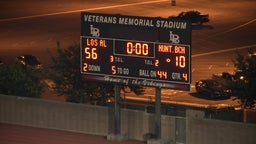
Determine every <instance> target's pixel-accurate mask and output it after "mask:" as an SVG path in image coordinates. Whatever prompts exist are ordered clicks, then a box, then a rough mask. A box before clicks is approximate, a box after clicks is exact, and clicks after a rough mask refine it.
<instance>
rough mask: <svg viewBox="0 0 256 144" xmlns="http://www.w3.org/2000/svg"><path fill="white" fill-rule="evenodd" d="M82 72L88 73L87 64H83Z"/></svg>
mask: <svg viewBox="0 0 256 144" xmlns="http://www.w3.org/2000/svg"><path fill="white" fill-rule="evenodd" d="M83 71H85V72H87V71H88V64H87V63H84V66H83Z"/></svg>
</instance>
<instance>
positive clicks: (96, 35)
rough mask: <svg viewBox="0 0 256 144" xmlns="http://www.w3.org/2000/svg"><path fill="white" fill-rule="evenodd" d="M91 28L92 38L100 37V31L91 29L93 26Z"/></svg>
mask: <svg viewBox="0 0 256 144" xmlns="http://www.w3.org/2000/svg"><path fill="white" fill-rule="evenodd" d="M90 26H91V34H92V36H93V37H99V36H100V29H98V28H95V27H93V25H90Z"/></svg>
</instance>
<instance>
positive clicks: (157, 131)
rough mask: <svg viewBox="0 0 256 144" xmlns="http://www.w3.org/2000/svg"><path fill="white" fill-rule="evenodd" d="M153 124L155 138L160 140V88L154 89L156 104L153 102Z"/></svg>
mask: <svg viewBox="0 0 256 144" xmlns="http://www.w3.org/2000/svg"><path fill="white" fill-rule="evenodd" d="M155 112H156V114H155V124H156V138H157V139H161V88H160V87H156V102H155Z"/></svg>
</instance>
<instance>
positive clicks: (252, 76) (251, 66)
mask: <svg viewBox="0 0 256 144" xmlns="http://www.w3.org/2000/svg"><path fill="white" fill-rule="evenodd" d="M255 54H256V51H255V50H254V49H249V50H248V55H241V54H240V53H237V58H236V59H235V60H233V63H234V65H235V67H236V77H237V79H236V80H235V82H234V86H233V91H234V94H235V95H236V96H237V98H238V99H240V101H241V106H242V107H243V108H251V107H253V106H254V104H255V101H256V55H255Z"/></svg>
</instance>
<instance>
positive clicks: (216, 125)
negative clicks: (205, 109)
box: [186, 110, 256, 144]
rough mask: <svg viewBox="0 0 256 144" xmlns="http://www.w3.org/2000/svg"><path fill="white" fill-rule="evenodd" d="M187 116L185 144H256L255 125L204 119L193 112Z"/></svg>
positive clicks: (188, 112) (190, 111) (199, 113)
mask: <svg viewBox="0 0 256 144" xmlns="http://www.w3.org/2000/svg"><path fill="white" fill-rule="evenodd" d="M196 113H198V114H196ZM187 115H190V116H189V117H187V118H186V119H187V123H186V125H187V129H186V131H187V133H186V134H187V135H186V138H187V144H256V124H249V123H239V122H230V121H222V120H213V119H204V118H202V113H201V112H196V111H193V110H189V111H187Z"/></svg>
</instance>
